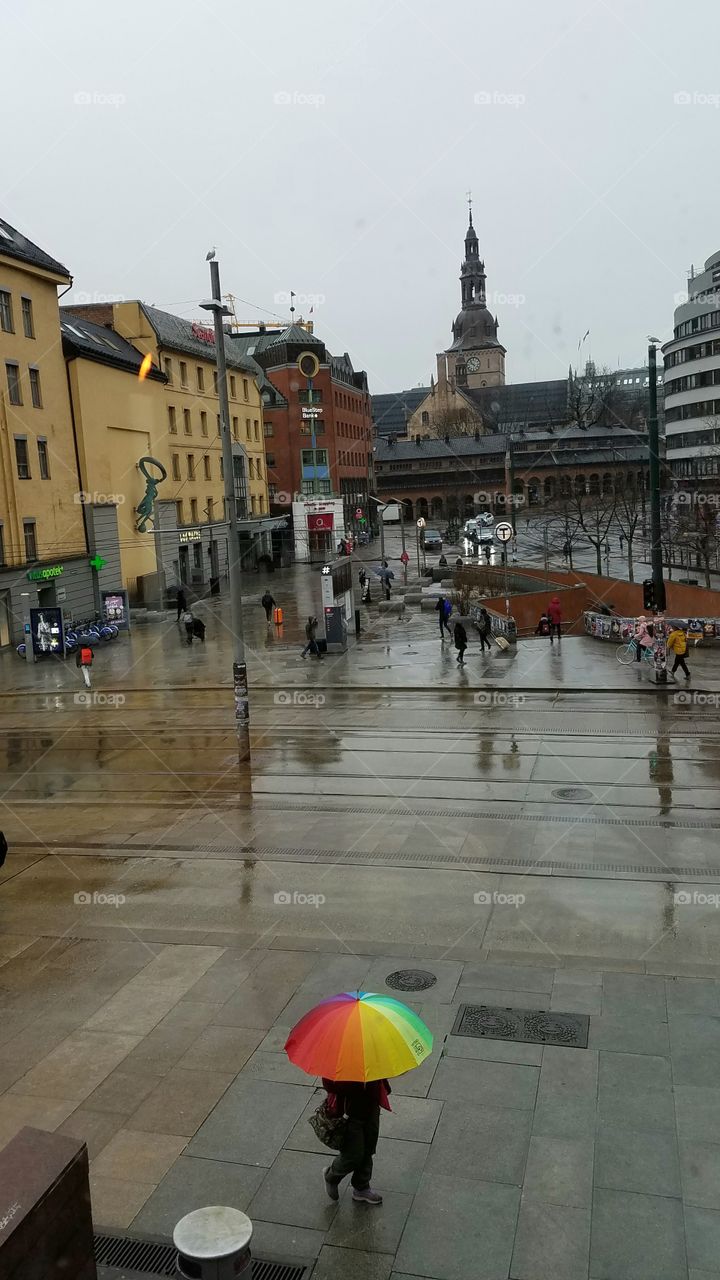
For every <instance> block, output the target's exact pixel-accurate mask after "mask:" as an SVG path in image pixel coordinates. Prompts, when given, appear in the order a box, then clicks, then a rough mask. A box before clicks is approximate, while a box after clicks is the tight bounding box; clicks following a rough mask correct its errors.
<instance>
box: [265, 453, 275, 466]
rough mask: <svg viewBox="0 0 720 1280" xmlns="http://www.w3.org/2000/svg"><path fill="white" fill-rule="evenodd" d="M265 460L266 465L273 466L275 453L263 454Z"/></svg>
mask: <svg viewBox="0 0 720 1280" xmlns="http://www.w3.org/2000/svg"><path fill="white" fill-rule="evenodd" d="M265 461H266V462H267V464H268V466H269V467H274V466H275V454H274V453H266V454H265Z"/></svg>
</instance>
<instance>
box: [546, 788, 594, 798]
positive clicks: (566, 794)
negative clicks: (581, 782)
mask: <svg viewBox="0 0 720 1280" xmlns="http://www.w3.org/2000/svg"><path fill="white" fill-rule="evenodd" d="M553 795H554V796H555V799H556V800H594V799H595V797H594V795H593V793H592V791H587V790H586V789H585V787H558V788H557V790H555V791H553Z"/></svg>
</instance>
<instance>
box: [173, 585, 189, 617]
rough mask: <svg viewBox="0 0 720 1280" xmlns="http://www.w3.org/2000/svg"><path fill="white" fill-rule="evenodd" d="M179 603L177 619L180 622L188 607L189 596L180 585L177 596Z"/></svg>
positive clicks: (177, 603)
mask: <svg viewBox="0 0 720 1280" xmlns="http://www.w3.org/2000/svg"><path fill="white" fill-rule="evenodd" d="M175 603H176V605H177V621H178V622H179V621H180V619H181V617H182V615H183V614H184V612H185V610H186V609H187V597H186V595H185V592H184V591H183V589H182V587H178V592H177V596H176V597H175Z"/></svg>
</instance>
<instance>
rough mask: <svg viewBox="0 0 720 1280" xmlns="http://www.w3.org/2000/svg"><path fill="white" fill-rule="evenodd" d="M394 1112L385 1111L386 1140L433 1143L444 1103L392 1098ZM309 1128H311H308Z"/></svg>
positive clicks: (383, 1131) (419, 1099)
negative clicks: (402, 1139)
mask: <svg viewBox="0 0 720 1280" xmlns="http://www.w3.org/2000/svg"><path fill="white" fill-rule="evenodd" d="M390 1105H391V1106H392V1108H393V1109H392V1111H383V1113H382V1117H381V1129H382V1134H383V1137H385V1138H405V1139H407V1140H408V1141H409V1142H432V1140H433V1135H434V1133H435V1130H436V1129H437V1123H438V1120H439V1119H440V1113H441V1111H442V1109H443V1105H444V1104H443V1103H442V1102H441V1101H440V1100H439V1099H436V1098H411V1097H405V1098H400V1097H398V1098H397V1099H396V1097H395V1094H394V1093H393V1094H392V1095H391V1098H390ZM308 1127H309V1126H308Z"/></svg>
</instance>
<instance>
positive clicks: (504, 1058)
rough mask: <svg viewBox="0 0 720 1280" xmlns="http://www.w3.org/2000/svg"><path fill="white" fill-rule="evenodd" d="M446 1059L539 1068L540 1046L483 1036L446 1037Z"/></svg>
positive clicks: (541, 1047)
mask: <svg viewBox="0 0 720 1280" xmlns="http://www.w3.org/2000/svg"><path fill="white" fill-rule="evenodd" d="M445 1054H446V1056H447V1057H448V1058H483V1059H484V1060H485V1061H486V1062H515V1063H517V1064H518V1065H519V1066H526V1067H539V1066H540V1064H541V1062H542V1054H543V1046H542V1045H541V1044H517V1043H516V1042H515V1041H513V1040H490V1039H489V1038H487V1037H485V1036H482V1037H480V1036H448V1038H447V1041H446V1043H445Z"/></svg>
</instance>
